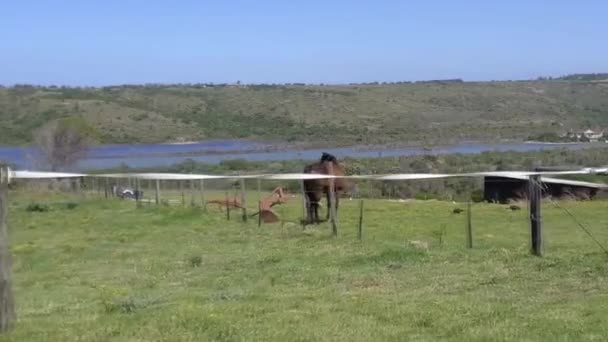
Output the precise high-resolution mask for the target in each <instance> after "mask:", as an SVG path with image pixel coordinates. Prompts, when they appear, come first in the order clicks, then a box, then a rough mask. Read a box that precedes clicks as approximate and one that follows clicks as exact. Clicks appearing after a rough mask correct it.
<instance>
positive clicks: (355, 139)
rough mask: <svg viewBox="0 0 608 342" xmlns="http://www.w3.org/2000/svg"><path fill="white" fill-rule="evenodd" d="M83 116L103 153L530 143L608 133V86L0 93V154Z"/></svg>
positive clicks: (543, 83)
mask: <svg viewBox="0 0 608 342" xmlns="http://www.w3.org/2000/svg"><path fill="white" fill-rule="evenodd" d="M71 116H78V117H81V118H82V119H84V121H85V122H86V123H87V124H88V125H89V126H90V128H91V129H93V130H94V131H95V132H96V136H98V137H99V142H100V143H135V142H168V141H179V140H202V139H215V138H252V139H263V140H276V141H287V142H303V143H311V142H316V143H319V142H322V143H324V144H330V143H331V144H334V145H337V144H386V143H420V144H427V143H428V144H430V143H448V142H454V141H461V140H465V139H472V140H497V139H526V138H528V137H530V136H538V135H541V134H544V133H547V132H553V133H556V132H562V131H565V130H567V129H570V128H571V129H580V128H588V127H592V128H593V127H603V126H604V125H606V124H608V83H606V82H601V81H597V80H594V81H564V80H539V81H521V82H483V83H473V82H455V81H447V82H441V81H432V82H419V83H399V84H366V85H343V86H320V85H315V86H312V85H280V86H279V85H277V86H275V85H255V86H243V85H220V86H218V85H215V86H213V85H175V86H169V85H167V86H158V85H150V86H117V87H104V88H64V87H32V86H15V87H11V88H1V89H0V144H11V145H17V144H26V143H29V142H31V141H32V134H33V133H34V132H35V131H36V129H37V128H39V127H41V126H43V125H44V124H46V123H47V122H49V121H52V120H57V119H59V118H62V117H71Z"/></svg>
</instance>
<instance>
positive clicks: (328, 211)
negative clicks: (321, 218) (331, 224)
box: [325, 191, 331, 221]
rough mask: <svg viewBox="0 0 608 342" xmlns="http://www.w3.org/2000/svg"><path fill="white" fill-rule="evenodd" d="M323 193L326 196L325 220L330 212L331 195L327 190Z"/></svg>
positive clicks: (327, 219)
mask: <svg viewBox="0 0 608 342" xmlns="http://www.w3.org/2000/svg"><path fill="white" fill-rule="evenodd" d="M325 195H326V196H325V197H327V214H325V221H329V217H330V214H331V196H330V195H329V191H327V192H326V193H325Z"/></svg>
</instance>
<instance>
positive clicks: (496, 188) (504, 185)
mask: <svg viewBox="0 0 608 342" xmlns="http://www.w3.org/2000/svg"><path fill="white" fill-rule="evenodd" d="M541 182H542V184H543V191H542V195H543V197H552V198H574V199H580V200H588V199H592V198H593V197H595V195H596V194H597V193H598V192H599V191H601V190H604V189H607V188H608V186H607V185H606V184H599V183H590V182H582V181H574V180H569V179H559V178H549V177H542V178H541ZM527 193H528V179H527V178H526V177H518V176H514V177H498V176H487V177H485V178H484V189H483V194H484V200H486V201H488V202H498V203H506V202H508V201H511V200H522V199H526V198H527Z"/></svg>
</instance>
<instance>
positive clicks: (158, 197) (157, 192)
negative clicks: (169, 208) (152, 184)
mask: <svg viewBox="0 0 608 342" xmlns="http://www.w3.org/2000/svg"><path fill="white" fill-rule="evenodd" d="M154 199H155V201H156V205H158V204H159V203H160V180H159V179H157V180H156V197H155V198H154Z"/></svg>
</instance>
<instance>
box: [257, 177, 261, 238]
mask: <svg viewBox="0 0 608 342" xmlns="http://www.w3.org/2000/svg"><path fill="white" fill-rule="evenodd" d="M261 226H262V180H261V179H260V178H258V228H259V227H261Z"/></svg>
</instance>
